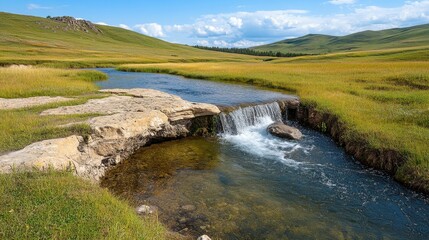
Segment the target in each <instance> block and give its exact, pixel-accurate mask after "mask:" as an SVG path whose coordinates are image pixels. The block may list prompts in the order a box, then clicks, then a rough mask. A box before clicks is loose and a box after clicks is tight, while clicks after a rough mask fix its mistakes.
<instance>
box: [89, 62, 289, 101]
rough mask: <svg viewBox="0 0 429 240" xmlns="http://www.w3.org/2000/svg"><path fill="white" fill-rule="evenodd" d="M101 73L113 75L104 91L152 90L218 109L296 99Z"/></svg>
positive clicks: (150, 76) (146, 76)
mask: <svg viewBox="0 0 429 240" xmlns="http://www.w3.org/2000/svg"><path fill="white" fill-rule="evenodd" d="M97 70H99V71H102V72H104V73H106V74H107V75H109V80H107V81H101V82H98V83H97V85H98V86H100V87H101V88H103V89H109V88H151V89H156V90H159V91H163V92H167V93H171V94H174V95H177V96H180V97H182V98H183V99H185V100H188V101H192V102H204V103H212V104H216V105H218V106H236V105H240V104H244V103H258V102H269V101H275V100H279V99H287V98H295V97H294V96H291V95H286V94H282V93H278V92H273V91H267V90H262V89H257V88H255V87H252V86H247V85H238V84H228V83H219V82H212V81H206V80H198V79H188V78H184V77H180V76H174V75H168V74H158V73H139V72H131V73H130V72H120V71H117V70H115V69H112V68H100V69H97Z"/></svg>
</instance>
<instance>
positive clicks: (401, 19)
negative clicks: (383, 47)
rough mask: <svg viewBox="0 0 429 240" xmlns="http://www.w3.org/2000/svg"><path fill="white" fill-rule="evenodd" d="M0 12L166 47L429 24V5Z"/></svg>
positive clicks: (186, 3)
mask: <svg viewBox="0 0 429 240" xmlns="http://www.w3.org/2000/svg"><path fill="white" fill-rule="evenodd" d="M0 11H2V12H11V13H17V14H25V15H33V16H40V17H46V16H73V17H75V18H82V19H86V20H90V21H92V22H94V23H98V24H105V25H110V26H115V27H122V28H125V29H129V30H132V31H136V32H139V33H143V34H145V35H149V36H152V37H156V38H160V39H163V40H166V41H169V42H174V43H182V44H188V45H206V46H218V47H250V46H255V45H261V44H267V43H272V42H275V41H279V40H283V39H288V38H294V37H300V36H304V35H306V34H310V33H312V34H329V35H336V36H342V35H347V34H350V33H354V32H359V31H365V30H381V29H388V28H395V27H407V26H413V25H418V24H425V23H429V0H416V1H400V0H377V1H376V0H263V1H262V0H247V1H244V0H216V1H213V0H211V1H210V0H206V1H202V0H200V1H196V0H176V1H173V0H155V1H148V0H141V1H126V0H121V1H111V0H104V1H99V0H74V1H71V0H55V1H54V0H46V1H43V0H0ZM0 30H1V29H0Z"/></svg>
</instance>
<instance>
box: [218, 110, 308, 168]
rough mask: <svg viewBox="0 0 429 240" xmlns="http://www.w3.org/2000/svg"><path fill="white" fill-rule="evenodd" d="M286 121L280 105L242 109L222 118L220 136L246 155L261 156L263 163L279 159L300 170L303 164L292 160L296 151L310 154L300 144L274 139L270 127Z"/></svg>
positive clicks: (226, 114) (221, 115)
mask: <svg viewBox="0 0 429 240" xmlns="http://www.w3.org/2000/svg"><path fill="white" fill-rule="evenodd" d="M276 121H282V112H281V109H280V106H279V104H278V103H277V102H273V103H268V104H263V105H256V106H251V107H245V108H239V109H237V110H235V111H232V112H229V113H221V114H220V122H221V124H222V127H221V133H220V136H221V138H222V139H223V140H224V141H227V142H229V143H232V144H233V145H234V146H235V147H237V148H238V149H240V150H241V151H243V152H246V153H250V154H252V155H256V156H259V157H260V158H261V160H262V159H265V160H262V161H266V160H272V159H275V160H277V161H281V162H282V163H284V164H286V165H288V166H292V167H297V166H298V165H301V164H302V163H301V162H299V161H297V160H294V159H292V155H293V154H294V152H296V151H301V152H304V153H305V152H306V148H304V147H302V146H301V145H300V144H299V143H298V142H295V141H286V140H284V139H280V138H277V137H274V136H272V135H271V134H269V133H268V132H267V130H266V129H267V127H268V125H270V124H271V123H273V122H276Z"/></svg>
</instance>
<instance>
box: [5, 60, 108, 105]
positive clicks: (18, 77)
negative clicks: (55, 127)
mask: <svg viewBox="0 0 429 240" xmlns="http://www.w3.org/2000/svg"><path fill="white" fill-rule="evenodd" d="M105 79H107V75H106V74H104V73H102V72H98V71H91V70H66V69H52V68H40V67H31V66H11V67H6V68H0V98H20V97H33V96H75V95H82V94H89V93H94V92H96V91H97V90H98V88H97V86H96V85H95V84H94V83H93V82H94V81H99V80H105Z"/></svg>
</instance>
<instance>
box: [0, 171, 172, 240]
mask: <svg viewBox="0 0 429 240" xmlns="http://www.w3.org/2000/svg"><path fill="white" fill-rule="evenodd" d="M0 196H1V198H0V239H164V234H165V230H164V228H163V227H162V226H161V225H160V224H159V223H158V221H157V219H149V218H145V219H141V218H139V217H138V216H137V215H136V214H135V213H134V210H133V209H132V208H130V207H129V206H128V205H127V203H125V202H122V201H120V200H118V199H116V198H115V197H113V196H112V194H110V193H109V192H108V191H107V190H105V189H102V188H100V187H98V186H96V185H93V184H91V183H89V182H87V181H84V180H81V179H79V178H77V177H75V176H73V175H72V174H71V173H65V172H33V173H13V174H1V175H0Z"/></svg>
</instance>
